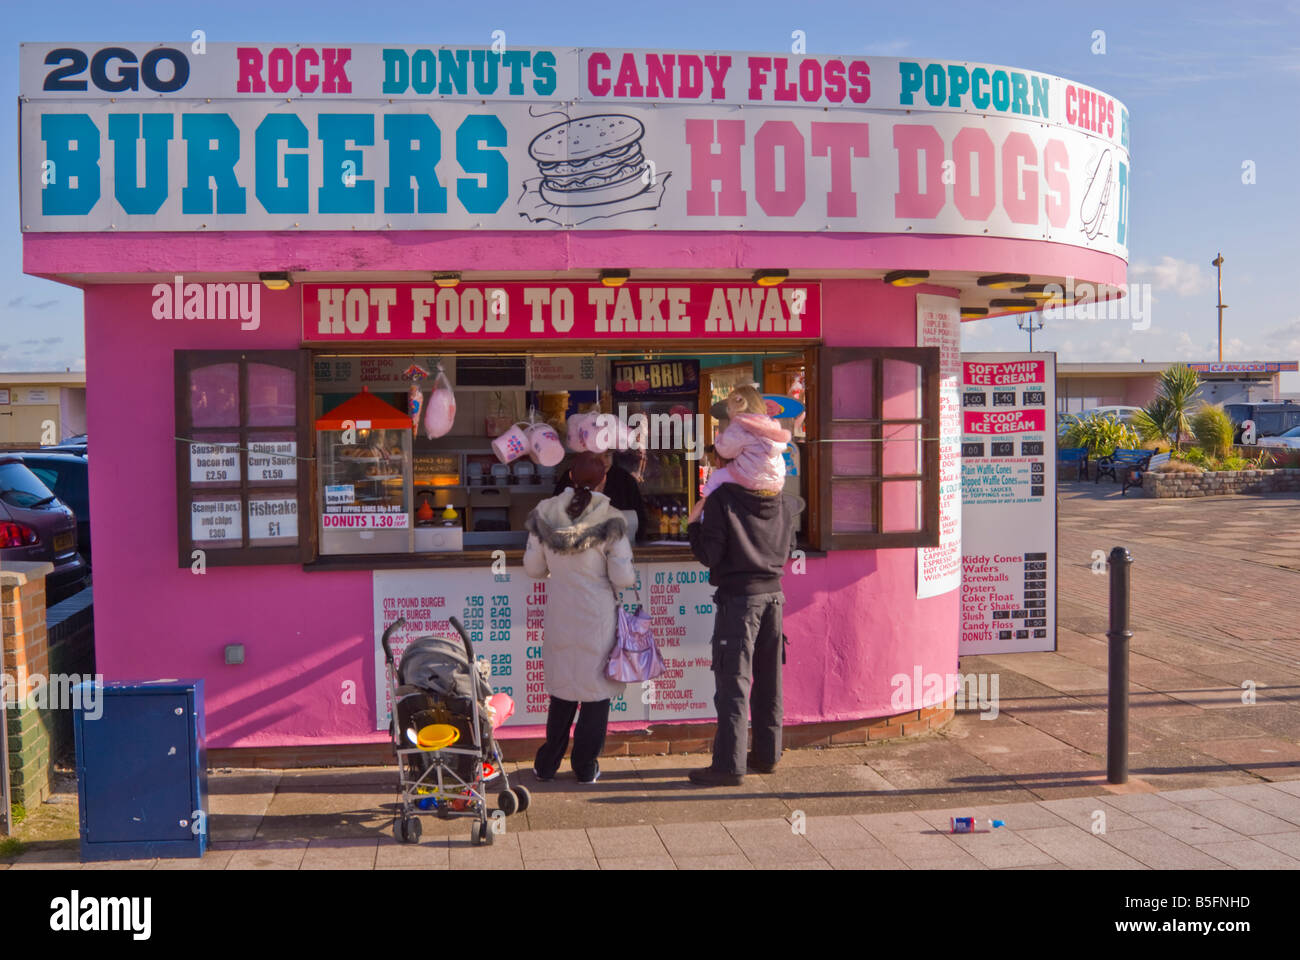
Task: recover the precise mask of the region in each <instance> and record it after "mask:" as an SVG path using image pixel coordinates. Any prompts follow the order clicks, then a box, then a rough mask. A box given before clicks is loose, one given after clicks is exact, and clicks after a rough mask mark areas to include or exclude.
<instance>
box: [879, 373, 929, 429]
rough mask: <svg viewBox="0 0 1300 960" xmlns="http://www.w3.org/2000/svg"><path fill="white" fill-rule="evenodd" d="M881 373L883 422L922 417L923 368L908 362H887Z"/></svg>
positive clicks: (881, 417)
mask: <svg viewBox="0 0 1300 960" xmlns="http://www.w3.org/2000/svg"><path fill="white" fill-rule="evenodd" d="M883 368H884V369H883V371H882V373H881V397H880V401H881V412H880V419H881V420H915V419H917V418H918V417H920V416H921V368H920V366H918V365H917V364H915V363H908V362H907V361H906V360H885V361H884V362H883Z"/></svg>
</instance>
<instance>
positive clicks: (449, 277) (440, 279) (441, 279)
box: [433, 270, 460, 288]
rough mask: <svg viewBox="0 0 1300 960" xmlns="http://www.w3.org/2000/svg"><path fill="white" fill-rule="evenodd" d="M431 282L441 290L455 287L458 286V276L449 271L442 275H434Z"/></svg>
mask: <svg viewBox="0 0 1300 960" xmlns="http://www.w3.org/2000/svg"><path fill="white" fill-rule="evenodd" d="M433 282H434V283H436V284H437V285H438V286H440V287H443V288H448V287H455V286H459V284H460V274H459V273H456V272H455V271H452V270H449V271H446V272H444V273H435V274H434V275H433Z"/></svg>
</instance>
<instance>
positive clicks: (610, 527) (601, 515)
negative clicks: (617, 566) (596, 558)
mask: <svg viewBox="0 0 1300 960" xmlns="http://www.w3.org/2000/svg"><path fill="white" fill-rule="evenodd" d="M573 495H574V491H573V488H572V487H569V488H568V489H566V490H565V491H564V492H563V493H561V494H560V495H559V496H557V497H551V498H550V499H548V500H543V501H542V502H541V503H539V504H538V505H537V506H536V507H534V508H533V510H532V512H531V513H529V514H528V519H527V520H525V521H524V529H525V530H527V531H528V532H529V533H531V534H534V535H535V536H536V537H537V539H538V540H540V541H541V542H542V543H543V544H544V545H545V546H547V547H549V548H550V549H551V550H553V551H554V552H555V553H560V554H569V553H581V552H582V551H583V550H589V549H591V548H592V547H599V546H602V545H605V544H612V543H614V542H616V541H617V540H618V539H619V538H620V537H624V536H626V535H627V520H626V519H625V518H624V517H623V514H622V513H620V512H619V511H618V510H615V509H614V507H613V505H612V504H611V503H610V502H609V497H607V496H605V495H604V494H603V493H595V492H593V493H592V495H591V503H589V504H587V509H586V510H584V511H582V513H580V514H579V515H578V519H576V520H572V519H570V518H569V515H568V514H567V513H566V512H565V510H566V508H567V507H568V506H569V504H570V503H571V502H572V500H573Z"/></svg>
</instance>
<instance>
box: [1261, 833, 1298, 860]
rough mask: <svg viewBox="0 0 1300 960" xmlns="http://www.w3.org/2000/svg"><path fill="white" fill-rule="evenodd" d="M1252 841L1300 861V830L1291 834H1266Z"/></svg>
mask: <svg viewBox="0 0 1300 960" xmlns="http://www.w3.org/2000/svg"><path fill="white" fill-rule="evenodd" d="M1250 839H1252V840H1254V841H1255V842H1256V843H1262V844H1263V845H1264V846H1266V847H1271V848H1272V849H1274V850H1280V851H1282V852H1283V853H1285V854H1286V855H1287V856H1288V857H1293V858H1295V859H1296V860H1300V830H1298V831H1293V832H1291V833H1264V834H1259V835H1258V836H1255V837H1251V838H1250Z"/></svg>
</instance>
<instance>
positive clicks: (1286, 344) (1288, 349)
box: [1264, 317, 1300, 360]
mask: <svg viewBox="0 0 1300 960" xmlns="http://www.w3.org/2000/svg"><path fill="white" fill-rule="evenodd" d="M1264 342H1265V343H1266V344H1268V348H1269V350H1270V351H1271V352H1273V353H1274V354H1275V355H1277V357H1278V359H1280V360H1296V359H1300V317H1297V318H1296V319H1295V320H1292V321H1291V322H1290V323H1288V324H1287V325H1286V326H1284V327H1278V328H1277V329H1276V330H1270V331H1269V332H1268V333H1266V334H1264Z"/></svg>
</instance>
